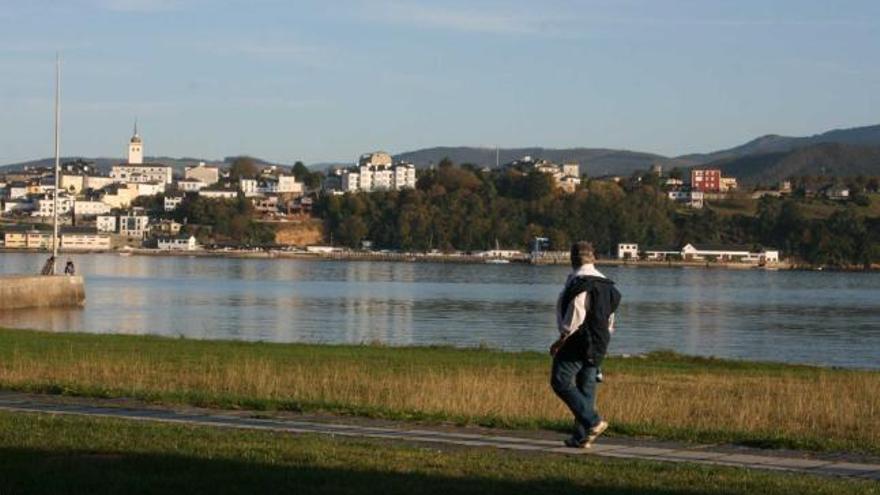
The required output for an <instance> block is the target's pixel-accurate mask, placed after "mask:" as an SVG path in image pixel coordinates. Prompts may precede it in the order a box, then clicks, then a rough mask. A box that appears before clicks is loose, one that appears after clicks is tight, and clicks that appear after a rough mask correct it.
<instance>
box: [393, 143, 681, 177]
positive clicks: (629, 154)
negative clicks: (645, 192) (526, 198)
mask: <svg viewBox="0 0 880 495" xmlns="http://www.w3.org/2000/svg"><path fill="white" fill-rule="evenodd" d="M498 155H499V160H498V161H499V162H500V163H501V164H502V165H503V164H504V163H509V162H512V161H513V160H516V159H519V158H522V157H524V156H531V157H532V158H543V159H547V160H550V161H553V162H556V163H562V162H564V161H575V162H578V163H580V164H581V173H587V174H589V175H591V176H594V177H595V176H600V175H608V174H619V175H629V174H631V173H632V172H633V171H635V170H648V169H649V168H650V167H651V165H654V164H661V165H664V166H674V165H676V164H678V162H677V161H676V160H674V159H670V158H668V157H665V156H662V155H656V154H652V153H642V152H637V151H626V150H611V149H600V148H567V149H553V148H539V147H531V148H501V149H499V150H498ZM447 157H448V158H449V159H450V160H452V161H453V162H455V163H459V164H460V163H472V164H474V165H478V166H480V167H494V166H495V148H476V147H466V146H454V147H453V146H442V147H436V148H426V149H420V150H416V151H408V152H406V153H400V154H398V155H395V158H396V159H398V160H404V161H407V162H411V163H413V164H415V165H416V166H417V167H429V166H431V165H432V164H436V163H438V162H440V160H442V159H443V158H447Z"/></svg>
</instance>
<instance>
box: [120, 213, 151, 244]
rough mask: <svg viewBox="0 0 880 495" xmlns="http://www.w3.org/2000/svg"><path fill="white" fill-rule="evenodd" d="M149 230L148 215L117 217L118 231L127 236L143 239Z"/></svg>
mask: <svg viewBox="0 0 880 495" xmlns="http://www.w3.org/2000/svg"><path fill="white" fill-rule="evenodd" d="M149 231H150V217H148V216H146V215H133V214H129V215H124V216H120V217H119V233H120V234H121V235H124V236H127V237H137V238H140V239H143V238H144V237H146V236H147V233H148V232H149Z"/></svg>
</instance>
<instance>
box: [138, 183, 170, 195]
mask: <svg viewBox="0 0 880 495" xmlns="http://www.w3.org/2000/svg"><path fill="white" fill-rule="evenodd" d="M164 192H165V183H164V182H139V183H138V184H137V195H138V196H155V195H157V194H161V193H164Z"/></svg>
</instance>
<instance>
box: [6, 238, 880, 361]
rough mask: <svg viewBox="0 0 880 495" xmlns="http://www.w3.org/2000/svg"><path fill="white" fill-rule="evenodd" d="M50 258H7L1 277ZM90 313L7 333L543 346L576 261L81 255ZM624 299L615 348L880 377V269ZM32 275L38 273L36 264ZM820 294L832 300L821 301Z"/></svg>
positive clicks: (652, 274) (710, 284) (709, 273)
mask: <svg viewBox="0 0 880 495" xmlns="http://www.w3.org/2000/svg"><path fill="white" fill-rule="evenodd" d="M43 258H44V256H43V255H37V254H24V253H5V254H0V272H6V273H16V272H22V271H27V270H30V269H31V268H32V267H38V266H39V265H40V264H41V262H42V260H43ZM74 261H75V262H76V264H77V266H78V268H79V271H80V272H81V273H83V274H85V275H86V277H87V297H88V299H87V303H86V307H85V308H84V309H80V310H52V311H45V310H39V311H7V312H3V313H0V326H10V327H21V328H42V329H49V330H59V331H60V330H82V331H90V332H115V333H131V334H144V333H151V334H162V335H184V336H187V337H191V338H229V339H246V340H264V341H273V342H300V341H301V342H372V341H380V342H385V343H389V344H395V345H407V344H416V345H427V344H448V345H456V346H476V345H480V344H487V345H490V346H492V347H497V348H503V349H511V350H512V349H532V350H540V351H543V350H544V349H545V348H546V347H547V345H548V343H549V342H550V341H551V340H553V338H554V335H555V330H554V316H553V305H554V302H555V298H556V295H557V293H558V290H559V284H560V283H561V282H562V281H563V280H564V279H565V275H566V273H567V269H566V268H565V267H532V266H522V265H486V266H479V265H476V266H475V265H444V264H414V263H378V262H337V261H298V260H279V259H275V260H261V259H224V258H194V257H192V258H190V257H147V256H131V257H122V256H115V255H89V256H76V257H74ZM602 270H603V271H604V272H605V273H606V274H607V275H608V276H610V277H612V278H614V279H615V280H616V281H617V283H618V285H619V287H620V289H621V291H622V292H623V294H624V304H623V306H622V307H621V309H620V312H619V315H618V329H619V330H618V333H617V334H616V335H615V338H614V341H613V344H612V351H613V352H615V353H636V352H644V351H649V350H654V349H673V350H677V351H680V352H685V353H689V354H701V355H716V356H727V357H742V358H753V359H774V360H786V361H794V362H809V363H820V364H834V365H844V366H860V367H880V328H878V321H880V309H878V304H877V301H878V300H880V275H878V274H843V273H805V272H763V271H727V270H706V269H666V268H657V269H636V268H631V267H621V268H603V269H602ZM31 271H33V270H31ZM820 295H821V297H819V296H820Z"/></svg>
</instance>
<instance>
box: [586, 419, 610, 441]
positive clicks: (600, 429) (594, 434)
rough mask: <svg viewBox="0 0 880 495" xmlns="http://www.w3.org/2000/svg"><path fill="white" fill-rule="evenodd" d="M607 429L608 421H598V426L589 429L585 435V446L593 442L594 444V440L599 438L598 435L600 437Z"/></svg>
mask: <svg viewBox="0 0 880 495" xmlns="http://www.w3.org/2000/svg"><path fill="white" fill-rule="evenodd" d="M607 429H608V421H599V424H597V425H596V426H594V427H592V428H590V431H589V433H588V435H587V442H586V444H587V446H589V445H592V444H593V442H595V441H596V439H597V438H599V435H601V434H602V433H605V430H607Z"/></svg>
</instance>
